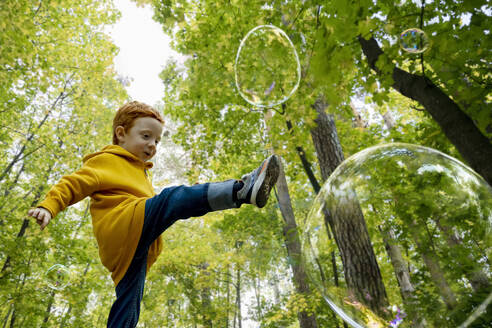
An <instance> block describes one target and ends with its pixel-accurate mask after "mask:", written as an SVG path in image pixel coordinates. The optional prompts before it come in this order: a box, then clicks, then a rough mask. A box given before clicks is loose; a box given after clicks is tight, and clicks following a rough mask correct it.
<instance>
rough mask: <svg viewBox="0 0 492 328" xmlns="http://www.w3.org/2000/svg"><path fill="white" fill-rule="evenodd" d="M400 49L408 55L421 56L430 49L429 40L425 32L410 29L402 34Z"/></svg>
mask: <svg viewBox="0 0 492 328" xmlns="http://www.w3.org/2000/svg"><path fill="white" fill-rule="evenodd" d="M400 47H401V49H402V50H403V51H406V52H408V53H412V54H420V53H423V52H424V51H426V50H427V49H428V48H429V38H428V37H427V34H425V32H424V31H422V30H420V29H418V28H410V29H408V30H405V31H403V32H402V33H401V34H400Z"/></svg>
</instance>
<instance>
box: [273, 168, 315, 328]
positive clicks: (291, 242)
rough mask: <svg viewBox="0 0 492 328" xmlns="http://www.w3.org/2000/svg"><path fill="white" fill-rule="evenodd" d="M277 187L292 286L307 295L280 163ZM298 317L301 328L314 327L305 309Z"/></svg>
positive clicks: (289, 203) (313, 318) (295, 224)
mask: <svg viewBox="0 0 492 328" xmlns="http://www.w3.org/2000/svg"><path fill="white" fill-rule="evenodd" d="M277 189H278V194H277V198H278V203H279V206H280V211H281V212H282V217H283V219H284V227H283V233H284V238H285V245H286V246H287V256H288V257H289V259H290V260H291V261H289V262H290V266H291V268H292V272H293V273H294V286H295V289H296V292H297V293H298V294H301V295H305V296H307V295H309V294H310V293H311V290H310V288H309V285H308V283H307V276H306V272H305V271H304V266H303V265H302V260H301V242H300V240H299V234H298V231H297V223H296V221H295V216H294V210H293V209H292V204H291V201H290V196H289V190H288V187H287V180H286V178H285V173H284V169H283V166H282V165H280V175H279V177H278V180H277ZM297 317H298V319H299V325H300V327H301V328H316V327H318V324H317V323H316V317H315V316H314V315H313V314H310V313H308V312H306V311H301V312H299V313H298V314H297Z"/></svg>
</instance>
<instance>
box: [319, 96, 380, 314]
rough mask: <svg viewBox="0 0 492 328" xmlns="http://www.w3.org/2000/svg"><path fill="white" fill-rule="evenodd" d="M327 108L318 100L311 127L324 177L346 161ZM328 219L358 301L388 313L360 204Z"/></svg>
mask: <svg viewBox="0 0 492 328" xmlns="http://www.w3.org/2000/svg"><path fill="white" fill-rule="evenodd" d="M325 107H326V105H325V103H323V101H321V100H318V101H316V102H315V104H314V108H315V109H316V110H317V112H318V117H317V118H316V120H315V122H316V123H317V126H316V127H315V128H313V129H312V130H311V137H312V139H313V142H314V146H315V148H316V153H317V155H318V160H319V164H320V168H321V174H322V177H323V179H324V180H326V179H327V178H328V177H329V176H330V174H331V173H332V172H333V171H334V170H335V168H336V167H337V166H338V165H339V164H340V163H341V162H342V161H343V160H344V156H343V152H342V147H341V145H340V141H339V139H338V133H337V130H336V126H335V121H334V119H333V117H332V116H331V115H328V114H326V113H325V111H324V110H325ZM325 212H328V211H325ZM325 219H326V220H327V221H328V224H329V226H330V228H331V231H332V232H333V236H334V238H335V242H336V243H337V246H338V249H339V251H340V255H341V258H342V264H343V268H344V273H345V280H346V282H347V286H348V289H349V290H350V292H352V293H353V296H354V297H355V298H356V300H357V301H358V302H360V303H363V304H365V305H367V306H368V307H369V308H370V309H371V310H372V311H374V312H375V313H377V314H379V315H381V316H384V315H385V312H384V310H385V308H386V307H387V306H388V300H387V296H386V290H385V287H384V284H383V281H382V277H381V273H380V271H379V266H378V263H377V260H376V256H375V254H374V250H373V248H372V245H371V241H370V237H369V232H368V231H367V227H366V223H365V220H364V217H363V214H362V210H361V208H360V206H359V204H358V203H356V202H354V203H351V204H347V206H346V207H344V208H338V209H336V211H335V212H334V213H326V214H325Z"/></svg>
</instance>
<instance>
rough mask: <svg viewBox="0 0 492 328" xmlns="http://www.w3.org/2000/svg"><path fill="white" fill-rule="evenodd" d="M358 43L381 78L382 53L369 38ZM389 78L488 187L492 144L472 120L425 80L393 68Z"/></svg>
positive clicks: (491, 180) (396, 88) (361, 38)
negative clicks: (413, 102)
mask: <svg viewBox="0 0 492 328" xmlns="http://www.w3.org/2000/svg"><path fill="white" fill-rule="evenodd" d="M358 40H359V43H360V45H361V47H362V51H363V52H364V54H365V55H366V57H367V62H368V64H369V66H370V67H371V68H372V69H373V70H374V71H375V72H376V73H377V74H378V75H381V70H380V69H379V68H378V67H376V62H377V60H378V58H379V56H380V55H382V54H383V50H382V49H381V48H380V47H379V45H378V43H377V41H376V40H375V39H374V38H373V37H371V38H370V39H368V40H366V39H364V38H363V37H361V36H359V37H358ZM392 77H393V85H392V87H393V88H394V89H395V90H397V91H398V92H400V93H401V94H402V95H404V96H405V97H408V98H410V99H413V100H415V101H417V102H419V103H420V104H421V105H422V106H423V107H424V108H425V110H426V111H427V112H428V113H429V114H430V115H431V116H432V118H433V119H434V120H435V121H436V122H437V123H438V124H439V126H440V127H441V129H442V131H443V132H444V134H445V135H446V137H447V138H448V139H449V140H450V141H451V143H453V145H455V147H456V149H457V150H458V151H459V153H460V154H461V155H462V156H463V158H464V159H465V161H467V162H468V164H469V165H470V166H471V167H472V168H473V169H474V170H475V171H476V172H477V173H478V174H480V175H481V176H482V177H483V178H484V179H485V180H486V181H487V182H488V183H489V185H492V165H490V163H492V144H491V143H490V141H489V140H488V139H487V138H486V137H485V136H484V135H483V134H482V133H481V132H480V130H479V129H478V128H477V127H476V126H475V124H474V123H473V121H472V119H471V118H470V117H468V116H467V115H466V114H465V113H464V112H463V111H462V110H461V109H460V107H459V106H458V104H456V103H455V102H454V101H453V100H452V99H451V98H450V97H449V96H448V95H446V94H445V93H444V92H443V91H442V90H441V89H439V88H438V87H437V86H436V85H435V84H434V83H433V82H432V81H431V80H429V79H428V78H427V77H425V76H419V75H415V74H411V73H409V72H407V71H404V70H402V69H400V68H398V67H396V66H394V68H393V73H392Z"/></svg>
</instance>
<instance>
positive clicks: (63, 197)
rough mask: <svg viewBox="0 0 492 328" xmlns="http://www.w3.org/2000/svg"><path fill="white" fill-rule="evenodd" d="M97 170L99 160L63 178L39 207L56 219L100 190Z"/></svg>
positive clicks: (90, 162)
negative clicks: (67, 208) (62, 212)
mask: <svg viewBox="0 0 492 328" xmlns="http://www.w3.org/2000/svg"><path fill="white" fill-rule="evenodd" d="M96 168H97V160H96V159H90V160H88V161H87V162H85V163H84V165H83V166H82V167H81V168H80V169H79V170H77V171H76V172H74V173H72V174H70V175H65V176H63V177H62V178H61V179H60V181H59V182H58V183H57V184H55V185H54V186H53V187H51V189H50V191H48V194H47V195H46V197H45V199H44V200H43V201H42V202H41V203H39V204H38V205H37V207H43V208H45V209H47V210H48V211H49V212H50V213H51V216H52V217H53V218H54V217H55V216H56V215H57V214H58V213H59V212H61V211H63V210H64V209H65V208H66V207H68V206H70V205H73V204H75V203H77V202H79V201H81V200H82V199H84V198H85V197H87V196H89V195H92V194H93V193H94V192H95V191H97V190H98V188H99V179H98V176H97V169H96Z"/></svg>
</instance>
